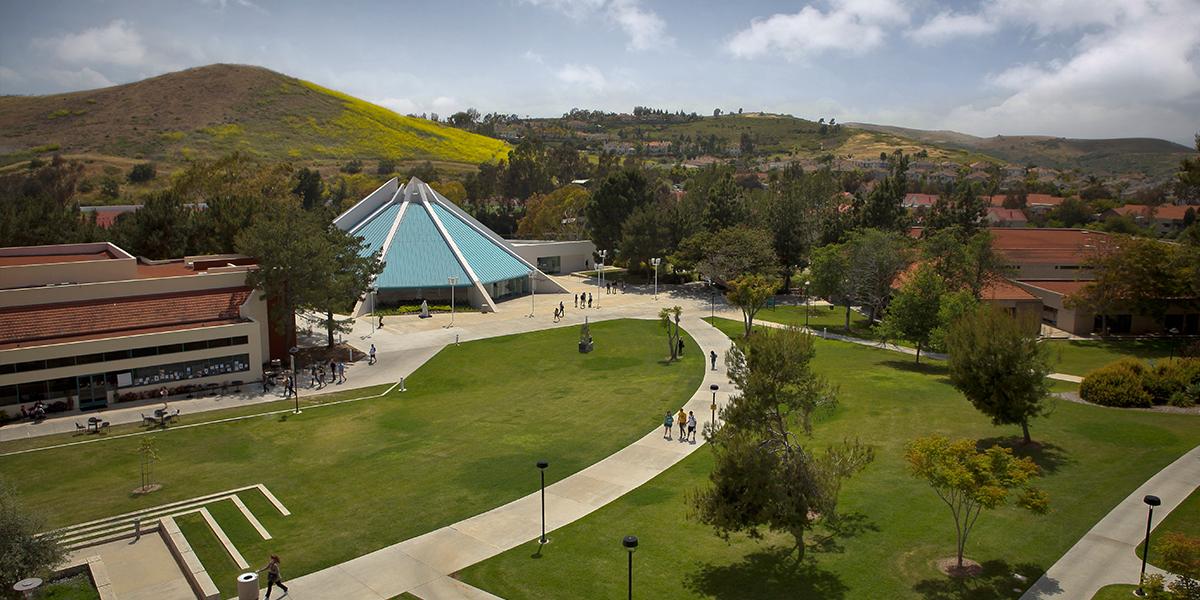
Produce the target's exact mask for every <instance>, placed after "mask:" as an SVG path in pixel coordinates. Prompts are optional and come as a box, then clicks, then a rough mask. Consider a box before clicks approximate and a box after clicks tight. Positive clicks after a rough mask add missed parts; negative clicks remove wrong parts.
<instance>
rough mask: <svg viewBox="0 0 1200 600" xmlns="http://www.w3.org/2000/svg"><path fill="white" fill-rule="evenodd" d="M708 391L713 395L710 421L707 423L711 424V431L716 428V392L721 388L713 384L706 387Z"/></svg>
mask: <svg viewBox="0 0 1200 600" xmlns="http://www.w3.org/2000/svg"><path fill="white" fill-rule="evenodd" d="M708 389H710V390H712V393H713V401H712V421H709V423H711V424H712V427H713V429H716V428H717V390H719V389H721V386H719V385H717V384H715V383H714V384H712V385H710V386H708Z"/></svg>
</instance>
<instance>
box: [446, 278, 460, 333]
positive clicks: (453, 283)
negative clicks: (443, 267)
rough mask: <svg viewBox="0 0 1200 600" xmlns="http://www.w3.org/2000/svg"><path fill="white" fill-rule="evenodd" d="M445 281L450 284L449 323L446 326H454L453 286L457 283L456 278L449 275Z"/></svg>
mask: <svg viewBox="0 0 1200 600" xmlns="http://www.w3.org/2000/svg"><path fill="white" fill-rule="evenodd" d="M446 283H448V284H450V324H449V325H447V326H446V327H454V286H456V285H458V278H457V277H455V276H453V275H451V276H449V277H447V278H446Z"/></svg>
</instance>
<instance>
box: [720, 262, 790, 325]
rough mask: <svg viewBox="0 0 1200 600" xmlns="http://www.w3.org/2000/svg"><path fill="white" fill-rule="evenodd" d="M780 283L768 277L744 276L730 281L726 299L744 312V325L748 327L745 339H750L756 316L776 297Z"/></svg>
mask: <svg viewBox="0 0 1200 600" xmlns="http://www.w3.org/2000/svg"><path fill="white" fill-rule="evenodd" d="M778 289H779V281H778V280H776V279H775V278H773V277H768V276H766V275H756V274H750V275H742V276H741V277H738V278H735V279H731V280H730V281H729V289H728V290H727V291H726V292H725V298H726V299H727V300H729V303H730V304H732V305H734V306H736V307H738V308H740V309H741V310H742V325H744V326H745V327H746V334H745V335H744V336H743V337H750V332H751V331H753V330H754V316H755V315H757V314H758V311H760V310H762V308H763V307H764V306H766V305H767V302H768V301H769V300H770V299H771V298H772V297H774V296H775V291H776V290H778Z"/></svg>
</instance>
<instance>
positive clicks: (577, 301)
mask: <svg viewBox="0 0 1200 600" xmlns="http://www.w3.org/2000/svg"><path fill="white" fill-rule="evenodd" d="M575 308H579V294H575Z"/></svg>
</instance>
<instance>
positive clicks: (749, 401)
mask: <svg viewBox="0 0 1200 600" xmlns="http://www.w3.org/2000/svg"><path fill="white" fill-rule="evenodd" d="M815 354H816V350H815V347H814V343H813V337H812V336H811V335H809V334H807V333H805V332H803V331H801V330H800V329H797V328H794V327H793V328H788V329H784V330H776V331H772V332H770V333H769V334H764V335H756V336H753V337H751V338H749V339H748V340H746V341H744V342H741V343H740V344H739V345H738V346H735V347H734V348H733V349H732V350H730V351H729V353H728V354H727V355H726V364H728V365H729V378H730V379H732V380H733V382H734V383H735V384H736V385H737V389H739V390H741V393H740V394H739V395H737V396H735V397H734V398H732V399H731V400H730V404H729V405H728V406H726V407H725V408H724V409H722V410H721V418H722V421H723V425H721V427H719V428H717V429H713V428H712V427H709V428H708V429H706V430H705V437H706V438H707V439H708V441H709V442H710V445H711V447H712V449H713V453H714V455H715V457H716V466H715V467H714V468H713V471H712V473H710V474H709V482H710V484H711V485H709V486H708V487H706V488H703V489H700V490H697V491H696V492H694V493H693V494H691V495H690V497H689V500H688V501H689V504H690V505H691V507H692V509H693V511H694V516H695V518H697V519H698V520H699V521H700V522H701V523H704V524H707V525H710V526H712V527H713V529H714V530H715V531H716V533H717V535H718V536H720V537H721V538H722V539H728V538H729V535H730V534H731V533H733V532H744V533H746V534H747V535H748V536H750V537H751V538H756V539H757V538H761V537H762V534H761V532H760V531H759V529H760V528H766V529H770V530H772V531H779V532H784V533H787V534H789V535H791V536H792V537H793V538H794V540H795V550H796V552H797V558H798V559H802V558H803V557H804V550H805V545H804V534H805V532H806V531H807V530H809V529H811V528H812V527H813V525H814V524H815V523H816V522H817V521H818V520H826V521H827V522H833V521H834V520H835V519H836V516H837V515H836V508H837V496H838V492H839V490H840V489H841V483H842V481H843V480H844V479H846V478H847V477H850V476H851V475H853V474H854V473H856V472H858V471H860V470H862V468H863V467H865V466H866V465H867V464H868V463H869V462H871V460H873V458H874V452H873V451H872V449H871V448H869V447H867V446H863V445H862V444H860V443H858V442H857V441H855V442H845V443H844V444H842V445H840V446H835V447H831V448H828V449H826V451H825V452H824V453H820V454H819V453H816V452H813V451H811V450H809V449H807V448H805V447H803V446H802V445H800V443H799V439H798V436H797V433H796V432H793V431H792V427H794V426H796V425H799V426H800V427H801V428H802V429H803V433H804V434H810V433H811V431H812V414H813V412H814V411H816V410H817V409H819V408H821V407H831V406H833V405H834V404H835V403H836V394H837V392H836V390H835V389H834V388H833V387H832V386H831V385H830V384H829V383H828V382H827V381H826V380H825V379H824V378H823V377H821V376H820V375H818V374H816V373H815V372H813V370H812V369H811V367H810V361H811V360H812V357H813V356H814V355H815Z"/></svg>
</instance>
